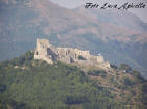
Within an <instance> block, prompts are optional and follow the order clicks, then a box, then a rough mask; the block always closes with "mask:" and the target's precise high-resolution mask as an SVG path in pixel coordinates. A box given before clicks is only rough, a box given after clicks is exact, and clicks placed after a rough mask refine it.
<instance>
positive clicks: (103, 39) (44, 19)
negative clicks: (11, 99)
mask: <svg viewBox="0 0 147 109" xmlns="http://www.w3.org/2000/svg"><path fill="white" fill-rule="evenodd" d="M0 11H1V13H0V38H1V40H0V51H1V52H0V60H6V59H11V58H12V57H15V56H19V55H21V54H23V53H25V52H26V51H28V50H31V49H33V48H35V43H36V39H37V38H38V37H39V38H47V39H49V40H51V41H52V43H54V44H55V45H56V46H62V47H65V46H66V47H69V48H80V49H86V50H90V51H91V52H92V53H93V54H94V53H96V52H98V53H101V54H102V55H103V56H104V57H105V58H106V60H109V61H110V62H111V63H113V64H117V65H119V64H121V63H124V64H128V65H131V66H132V67H133V68H135V69H137V70H139V71H141V72H144V73H145V72H146V70H147V69H146V66H147V60H146V54H147V51H146V50H147V49H146V48H147V38H146V32H145V31H146V24H143V23H142V22H141V21H140V20H139V19H138V18H137V17H136V16H135V15H133V14H130V13H129V14H127V15H123V16H122V17H119V15H117V14H116V13H114V12H109V11H108V12H104V14H105V15H103V14H102V13H103V12H102V13H101V12H99V13H97V12H95V11H93V10H90V11H88V13H87V11H86V12H85V10H81V9H78V10H70V9H66V8H63V7H60V6H58V5H56V4H53V3H52V2H50V1H49V0H19V1H18V0H1V1H0ZM109 17H110V19H109ZM125 18H126V19H125Z"/></svg>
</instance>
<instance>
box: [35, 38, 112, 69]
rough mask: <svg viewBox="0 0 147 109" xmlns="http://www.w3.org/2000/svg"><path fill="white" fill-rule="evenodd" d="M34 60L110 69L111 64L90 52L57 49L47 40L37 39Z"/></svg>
mask: <svg viewBox="0 0 147 109" xmlns="http://www.w3.org/2000/svg"><path fill="white" fill-rule="evenodd" d="M34 59H39V60H40V59H41V60H44V61H46V62H47V63H48V64H54V62H57V61H61V62H64V63H66V64H76V65H80V66H95V67H97V66H98V67H103V68H110V64H109V62H106V61H104V59H103V56H94V55H91V54H90V52H89V51H82V50H79V49H74V48H56V47H54V46H53V45H52V44H51V43H50V42H49V41H48V40H46V39H37V47H36V50H35V53H34Z"/></svg>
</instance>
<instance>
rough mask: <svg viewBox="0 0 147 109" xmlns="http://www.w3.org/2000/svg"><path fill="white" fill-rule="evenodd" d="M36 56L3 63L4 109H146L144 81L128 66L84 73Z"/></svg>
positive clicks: (0, 93) (0, 92)
mask: <svg viewBox="0 0 147 109" xmlns="http://www.w3.org/2000/svg"><path fill="white" fill-rule="evenodd" d="M33 55H34V53H33V52H27V53H26V54H25V55H22V56H20V57H17V58H14V59H12V60H10V61H4V62H2V63H0V108H1V109H50V108H51V109H59V108H60V109H61V108H62V109H99V108H100V109H110V108H113V109H118V108H120V109H128V108H133V109H145V107H144V106H145V105H144V104H145V103H146V98H145V94H146V89H145V87H146V86H145V81H144V80H143V79H142V77H141V76H140V73H139V72H137V71H134V70H132V69H131V68H130V67H129V66H127V65H121V66H120V67H119V68H117V67H116V66H112V69H111V70H110V71H105V70H100V69H91V70H87V71H83V70H81V69H80V68H78V67H76V66H72V65H67V64H64V63H61V62H57V63H55V64H53V65H49V64H47V63H46V62H44V61H41V60H40V61H39V60H34V59H33Z"/></svg>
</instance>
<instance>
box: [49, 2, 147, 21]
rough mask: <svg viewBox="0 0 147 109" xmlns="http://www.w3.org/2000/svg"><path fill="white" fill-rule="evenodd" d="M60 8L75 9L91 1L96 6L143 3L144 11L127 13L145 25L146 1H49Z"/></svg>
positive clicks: (134, 10)
mask: <svg viewBox="0 0 147 109" xmlns="http://www.w3.org/2000/svg"><path fill="white" fill-rule="evenodd" d="M50 1H52V2H54V3H56V4H58V5H60V6H63V7H66V8H70V9H72V8H76V7H79V6H84V4H85V3H86V2H89V1H92V2H96V3H98V4H104V3H107V2H108V3H111V4H116V3H117V4H119V5H120V4H123V3H126V2H129V3H140V2H145V4H146V8H144V9H130V10H129V11H131V12H133V13H135V14H136V15H137V16H138V17H139V18H140V19H141V20H142V21H143V22H145V23H147V0H50Z"/></svg>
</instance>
